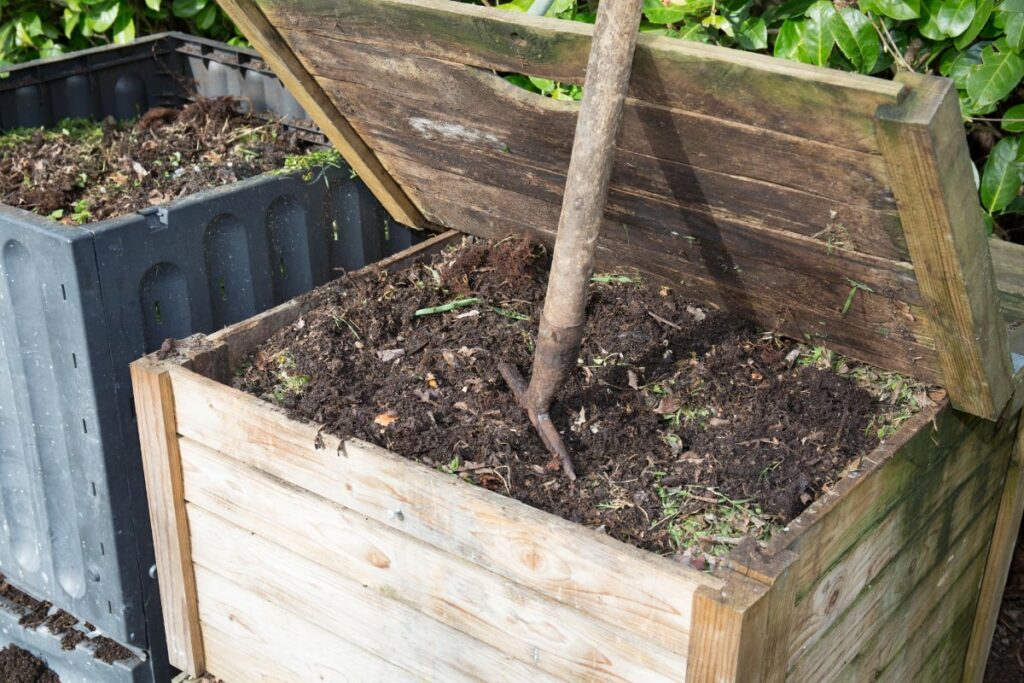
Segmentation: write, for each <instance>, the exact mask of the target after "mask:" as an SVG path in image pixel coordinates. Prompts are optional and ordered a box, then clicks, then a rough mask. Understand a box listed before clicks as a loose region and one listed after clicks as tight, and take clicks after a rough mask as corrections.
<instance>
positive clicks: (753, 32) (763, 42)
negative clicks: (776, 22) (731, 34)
mask: <svg viewBox="0 0 1024 683" xmlns="http://www.w3.org/2000/svg"><path fill="white" fill-rule="evenodd" d="M736 42H737V43H739V45H740V47H742V48H743V49H744V50H763V49H765V48H766V47H768V25H767V24H766V23H764V19H762V18H761V17H748V18H747V19H745V20H744V21H743V23H742V24H740V27H739V30H738V31H736Z"/></svg>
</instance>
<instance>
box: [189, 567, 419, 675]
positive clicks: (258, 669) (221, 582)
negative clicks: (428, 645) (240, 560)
mask: <svg viewBox="0 0 1024 683" xmlns="http://www.w3.org/2000/svg"><path fill="white" fill-rule="evenodd" d="M195 573H196V585H197V586H198V587H199V593H200V595H201V596H202V599H201V601H200V603H199V614H200V619H201V621H202V624H203V641H204V644H205V645H206V649H207V652H208V660H209V662H208V668H209V670H210V671H211V672H213V673H214V675H215V676H217V677H219V678H222V679H223V680H225V681H227V682H228V683H250V682H253V683H256V682H258V683H270V682H271V681H272V682H273V683H297V682H299V681H303V682H305V681H331V682H332V683H333V682H335V681H337V682H338V683H348V682H351V683H365V682H366V681H387V682H388V683H391V682H392V681H395V682H396V683H412V682H413V681H425V680H427V679H425V678H422V677H420V676H416V675H415V674H413V673H412V672H409V671H406V670H404V669H401V668H399V667H397V666H395V665H393V664H391V663H389V662H387V661H385V660H383V659H381V658H379V657H375V656H373V655H371V654H370V653H369V652H366V651H365V650H362V649H360V648H358V647H356V646H355V645H353V644H352V643H349V642H348V641H345V640H343V639H341V638H338V637H337V636H335V635H334V634H332V633H330V632H328V631H326V630H324V629H322V628H319V627H318V626H316V625H314V624H312V623H310V622H309V621H307V620H306V619H303V618H302V617H300V616H296V615H295V614H293V613H292V612H290V611H289V610H288V609H286V608H285V606H284V605H277V604H274V603H272V602H270V601H269V600H267V598H266V596H265V595H262V594H260V593H258V592H251V591H247V590H244V589H242V588H240V587H239V586H237V585H236V584H235V582H234V581H233V580H232V579H231V577H224V576H221V575H219V574H216V573H214V572H211V571H210V570H208V569H206V568H204V567H196V570H195Z"/></svg>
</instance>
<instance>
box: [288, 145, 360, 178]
mask: <svg viewBox="0 0 1024 683" xmlns="http://www.w3.org/2000/svg"><path fill="white" fill-rule="evenodd" d="M325 168H345V159H344V158H342V156H341V154H340V153H339V152H338V150H336V149H334V148H333V147H329V148H326V149H323V148H314V149H311V150H309V151H308V152H305V153H303V154H292V155H289V156H287V157H285V160H284V165H283V166H282V167H281V168H280V169H278V170H277V171H274V172H273V173H274V175H284V174H288V173H294V172H296V171H302V179H303V180H305V181H306V182H312V181H313V180H314V179H315V177H316V175H315V174H316V173H317V172H322V171H323V169H325Z"/></svg>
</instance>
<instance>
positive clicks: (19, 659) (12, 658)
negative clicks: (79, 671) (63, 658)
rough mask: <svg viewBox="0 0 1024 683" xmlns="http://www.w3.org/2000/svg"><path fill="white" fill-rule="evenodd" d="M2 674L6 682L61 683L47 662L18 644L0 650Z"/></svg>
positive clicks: (0, 671)
mask: <svg viewBox="0 0 1024 683" xmlns="http://www.w3.org/2000/svg"><path fill="white" fill-rule="evenodd" d="M0 675H2V680H3V681H4V683H60V678H58V677H57V674H55V673H54V672H53V671H51V670H50V667H48V666H46V662H44V661H43V660H41V659H39V657H36V656H35V655H33V654H32V653H31V652H29V651H28V650H22V649H21V648H20V647H18V646H17V645H8V646H7V647H5V648H4V649H2V650H0Z"/></svg>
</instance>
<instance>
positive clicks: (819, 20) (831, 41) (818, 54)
mask: <svg viewBox="0 0 1024 683" xmlns="http://www.w3.org/2000/svg"><path fill="white" fill-rule="evenodd" d="M835 14H836V9H835V7H834V6H833V5H832V3H831V2H829V1H828V0H821V2H816V3H814V4H813V5H811V6H810V7H808V8H807V15H806V16H807V21H806V22H805V23H804V31H803V34H802V36H801V40H800V42H799V44H798V46H797V56H798V57H799V58H800V61H802V62H807V63H808V64H817V65H818V66H826V65H827V64H828V58H829V56H830V55H831V54H832V46H833V45H835V42H836V39H835V37H834V36H833V35H832V27H831V23H832V17H834V16H835Z"/></svg>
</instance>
